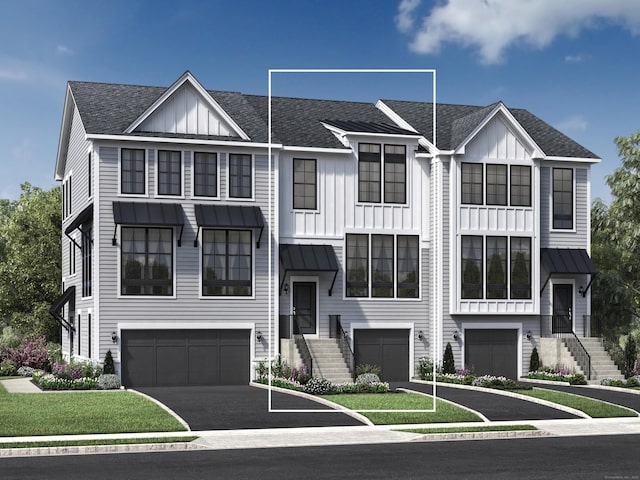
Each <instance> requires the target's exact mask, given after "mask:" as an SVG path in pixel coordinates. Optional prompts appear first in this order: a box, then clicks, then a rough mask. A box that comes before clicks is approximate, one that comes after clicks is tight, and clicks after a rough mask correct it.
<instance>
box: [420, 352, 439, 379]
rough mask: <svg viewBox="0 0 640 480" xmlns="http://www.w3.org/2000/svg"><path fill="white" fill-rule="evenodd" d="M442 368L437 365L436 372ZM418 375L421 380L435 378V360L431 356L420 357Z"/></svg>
mask: <svg viewBox="0 0 640 480" xmlns="http://www.w3.org/2000/svg"><path fill="white" fill-rule="evenodd" d="M439 371H440V369H438V368H437V367H436V372H439ZM418 376H419V377H420V380H432V379H433V361H432V360H431V359H430V358H429V357H420V358H419V359H418Z"/></svg>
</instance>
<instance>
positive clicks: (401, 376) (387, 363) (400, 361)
mask: <svg viewBox="0 0 640 480" xmlns="http://www.w3.org/2000/svg"><path fill="white" fill-rule="evenodd" d="M354 346H355V350H354V353H355V357H356V363H357V364H364V363H368V364H371V365H377V366H378V367H380V369H381V370H382V373H381V375H380V377H381V379H382V380H384V381H386V382H395V381H406V380H408V378H409V330H406V329H357V330H355V333H354Z"/></svg>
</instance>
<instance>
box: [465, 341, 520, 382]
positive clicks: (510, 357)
mask: <svg viewBox="0 0 640 480" xmlns="http://www.w3.org/2000/svg"><path fill="white" fill-rule="evenodd" d="M464 352H465V353H464V358H465V363H466V364H467V365H466V366H467V367H471V368H473V371H474V373H475V374H476V375H503V376H505V377H507V378H513V379H516V378H517V376H518V331H517V330H503V329H498V330H465V331H464Z"/></svg>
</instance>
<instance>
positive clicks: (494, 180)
mask: <svg viewBox="0 0 640 480" xmlns="http://www.w3.org/2000/svg"><path fill="white" fill-rule="evenodd" d="M506 204H507V166H506V165H496V164H487V205H506Z"/></svg>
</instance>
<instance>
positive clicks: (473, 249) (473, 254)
mask: <svg viewBox="0 0 640 480" xmlns="http://www.w3.org/2000/svg"><path fill="white" fill-rule="evenodd" d="M483 263H484V262H483V257H482V237H475V236H464V237H462V262H461V265H462V298H482V265H483Z"/></svg>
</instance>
